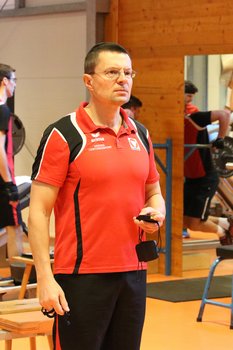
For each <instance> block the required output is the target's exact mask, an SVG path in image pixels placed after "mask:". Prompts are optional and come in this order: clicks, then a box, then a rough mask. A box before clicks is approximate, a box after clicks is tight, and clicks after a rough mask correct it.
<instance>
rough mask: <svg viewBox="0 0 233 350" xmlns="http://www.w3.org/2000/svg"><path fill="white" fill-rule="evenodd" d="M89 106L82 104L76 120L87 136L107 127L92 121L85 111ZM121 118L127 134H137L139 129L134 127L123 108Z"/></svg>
mask: <svg viewBox="0 0 233 350" xmlns="http://www.w3.org/2000/svg"><path fill="white" fill-rule="evenodd" d="M87 105H88V102H82V103H81V104H80V106H79V108H77V110H76V120H77V123H78V125H79V126H80V127H81V129H82V131H83V132H84V133H85V134H88V133H93V132H95V131H97V130H100V129H106V128H107V127H106V126H98V125H96V124H94V122H93V121H92V120H91V118H90V117H89V115H88V114H87V112H86V111H85V109H84V108H85V107H86V106H87ZM120 113H121V116H122V118H123V124H122V127H123V128H124V129H125V132H126V133H127V134H131V133H132V132H133V133H136V132H137V129H136V127H135V126H134V123H133V122H132V121H131V120H130V118H129V117H128V115H127V113H126V112H125V110H124V109H123V108H121V109H120Z"/></svg>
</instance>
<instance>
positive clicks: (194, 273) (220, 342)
mask: <svg viewBox="0 0 233 350" xmlns="http://www.w3.org/2000/svg"><path fill="white" fill-rule="evenodd" d="M214 258H215V249H213V250H212V259H214ZM2 271H3V273H7V272H6V270H2V269H0V275H2V274H1V272H2ZM208 271H209V270H208V269H198V270H189V271H184V273H183V277H182V278H193V277H205V276H207V274H208ZM224 274H233V261H232V260H227V261H224V262H222V263H221V264H220V265H219V267H218V269H217V271H216V275H224ZM174 279H176V277H171V276H164V275H159V274H148V282H153V281H165V280H174ZM220 300H221V301H224V302H230V298H224V299H218V301H220ZM199 306H200V301H192V302H183V303H171V302H166V301H160V300H157V299H150V298H147V311H146V319H145V325H144V330H143V336H142V344H141V350H182V349H187V350H220V349H224V350H232V349H233V330H230V328H229V322H230V309H226V308H223V307H217V306H212V305H206V308H205V313H204V316H203V321H202V322H200V323H199V322H196V317H197V314H198V310H199ZM29 349H30V347H29V340H28V339H16V340H14V341H13V349H12V350H29ZM0 350H4V341H0ZM37 350H49V347H48V343H47V338H46V337H37ZM70 350H76V349H70ZM77 350H85V349H79V348H78V346H77ZM109 350H111V349H109ZM122 350H128V349H122Z"/></svg>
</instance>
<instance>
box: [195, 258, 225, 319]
mask: <svg viewBox="0 0 233 350" xmlns="http://www.w3.org/2000/svg"><path fill="white" fill-rule="evenodd" d="M222 260H223V259H222V258H221V257H218V258H217V259H215V261H214V262H213V264H212V265H211V267H210V272H209V276H208V278H207V281H206V284H205V288H204V292H203V296H202V301H201V306H200V309H199V313H198V316H197V322H201V321H202V316H203V313H204V308H205V304H206V299H207V297H208V291H209V289H210V283H211V281H212V278H213V275H214V271H215V269H216V267H217V266H218V264H219V263H220V261H222Z"/></svg>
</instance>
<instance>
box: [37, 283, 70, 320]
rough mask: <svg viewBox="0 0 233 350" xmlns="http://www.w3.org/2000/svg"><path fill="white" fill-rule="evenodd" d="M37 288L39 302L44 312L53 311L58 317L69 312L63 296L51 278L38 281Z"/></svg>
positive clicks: (58, 286) (60, 289)
mask: <svg viewBox="0 0 233 350" xmlns="http://www.w3.org/2000/svg"><path fill="white" fill-rule="evenodd" d="M38 287H39V288H38V289H39V301H40V304H41V306H42V307H43V308H44V309H45V310H47V311H50V310H52V309H54V310H55V312H56V313H57V314H59V315H64V312H68V311H70V309H69V306H68V303H67V300H66V298H65V294H64V292H63V290H62V288H61V287H60V285H59V284H58V283H57V282H56V281H55V279H54V278H53V277H52V278H51V279H46V278H43V279H38Z"/></svg>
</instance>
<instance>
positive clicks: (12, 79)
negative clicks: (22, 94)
mask: <svg viewBox="0 0 233 350" xmlns="http://www.w3.org/2000/svg"><path fill="white" fill-rule="evenodd" d="M9 80H11V81H13V82H14V83H16V82H17V78H10V79H9Z"/></svg>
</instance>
